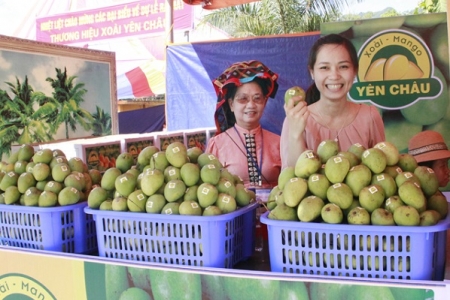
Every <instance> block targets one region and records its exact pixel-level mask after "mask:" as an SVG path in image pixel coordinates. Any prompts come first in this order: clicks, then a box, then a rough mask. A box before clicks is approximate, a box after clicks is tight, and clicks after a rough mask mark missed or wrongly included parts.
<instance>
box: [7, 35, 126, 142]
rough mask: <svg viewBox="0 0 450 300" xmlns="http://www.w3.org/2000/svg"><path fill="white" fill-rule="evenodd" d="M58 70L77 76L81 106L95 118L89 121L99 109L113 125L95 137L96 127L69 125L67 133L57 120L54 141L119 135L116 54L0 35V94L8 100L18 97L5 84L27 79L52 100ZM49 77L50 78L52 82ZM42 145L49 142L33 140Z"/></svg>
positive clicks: (74, 83) (77, 124)
mask: <svg viewBox="0 0 450 300" xmlns="http://www.w3.org/2000/svg"><path fill="white" fill-rule="evenodd" d="M57 69H59V70H60V71H61V72H64V73H65V75H67V78H69V77H74V78H73V85H77V84H81V85H82V89H84V90H85V93H84V94H83V96H81V98H80V99H81V101H80V102H79V106H78V107H79V108H81V109H83V110H85V111H87V112H89V113H90V114H91V117H92V114H94V118H92V119H90V121H91V122H92V120H95V119H96V118H95V116H98V115H99V114H98V110H97V109H100V110H101V111H100V112H105V113H106V114H109V115H110V125H108V126H107V128H108V129H110V130H100V131H99V130H97V134H96V132H95V128H94V126H91V129H89V130H88V129H86V128H84V127H83V126H82V125H81V123H76V127H75V130H72V129H71V128H70V127H69V126H67V127H68V130H66V129H65V127H66V126H65V123H64V122H63V123H62V125H61V126H62V127H64V130H62V129H61V128H59V127H58V125H57V124H58V122H56V121H55V125H54V128H58V129H57V130H58V131H57V132H56V133H55V134H54V138H53V139H52V141H56V140H67V139H76V138H85V137H92V136H95V135H97V136H98V135H100V136H102V135H109V134H118V133H119V126H118V110H117V84H116V59H115V53H114V52H109V51H99V50H92V49H87V48H78V47H70V46H64V45H57V44H50V43H43V42H37V41H32V40H26V39H19V38H14V37H9V36H2V35H0V78H2V80H1V81H0V91H6V92H7V93H8V94H9V98H11V99H14V97H15V95H14V93H13V92H12V88H11V85H8V84H7V83H6V82H9V83H10V84H13V85H16V84H17V86H19V84H20V83H25V79H27V82H28V85H29V86H30V87H31V88H32V89H33V91H34V92H42V93H43V94H44V95H46V96H49V97H52V96H53V95H54V94H53V92H54V91H55V89H54V88H53V87H52V84H51V80H52V79H53V80H56V79H58V76H57V73H58V71H57ZM47 78H50V81H49V80H47ZM61 82H62V81H61ZM35 106H36V104H35ZM33 108H34V107H33ZM35 109H37V108H35ZM55 111H57V110H55ZM107 117H108V116H107ZM97 119H98V118H97ZM106 119H108V118H106ZM47 123H49V125H48V126H50V125H51V122H47ZM90 124H93V123H90ZM92 128H94V129H92ZM67 132H69V133H70V136H67V135H68V134H67ZM98 132H100V134H98ZM61 133H62V134H61ZM101 133H104V134H101ZM40 142H41V143H42V142H49V141H42V140H41V141H36V140H35V141H33V143H40ZM17 143H18V144H22V143H23V142H22V143H21V141H20V139H18V141H17Z"/></svg>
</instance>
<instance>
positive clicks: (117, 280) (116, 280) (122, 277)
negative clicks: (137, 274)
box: [105, 264, 130, 300]
mask: <svg viewBox="0 0 450 300" xmlns="http://www.w3.org/2000/svg"><path fill="white" fill-rule="evenodd" d="M129 287H130V283H129V282H128V274H127V267H125V266H119V265H112V264H106V265H105V295H106V299H108V300H119V299H120V295H121V294H122V293H123V292H124V291H125V290H127V289H128V288H129Z"/></svg>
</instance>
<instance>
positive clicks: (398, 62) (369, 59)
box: [350, 29, 442, 109]
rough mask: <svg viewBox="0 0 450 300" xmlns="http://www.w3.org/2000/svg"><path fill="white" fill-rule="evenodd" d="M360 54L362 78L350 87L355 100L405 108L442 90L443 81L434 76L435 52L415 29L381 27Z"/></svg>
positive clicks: (358, 77)
mask: <svg viewBox="0 0 450 300" xmlns="http://www.w3.org/2000/svg"><path fill="white" fill-rule="evenodd" d="M358 56H359V70H358V74H357V79H358V81H357V82H356V83H355V84H354V85H353V87H352V89H351V90H350V98H352V100H354V101H361V102H372V103H373V104H375V105H377V106H379V107H381V108H385V109H401V108H405V107H408V106H410V105H412V104H414V103H415V102H417V101H419V100H421V99H422V100H426V99H434V98H436V97H437V96H439V95H440V93H441V92H442V82H441V81H440V79H439V78H437V77H434V76H433V71H434V65H433V59H432V55H431V52H430V50H429V49H428V47H427V45H426V43H425V42H424V41H423V40H422V39H421V38H420V37H418V36H417V35H415V34H413V33H412V32H409V31H406V30H400V29H396V30H386V31H381V32H379V33H377V34H375V35H373V36H372V37H370V38H369V39H368V40H367V41H366V42H365V44H364V45H363V46H362V47H361V49H360V51H359V55H358Z"/></svg>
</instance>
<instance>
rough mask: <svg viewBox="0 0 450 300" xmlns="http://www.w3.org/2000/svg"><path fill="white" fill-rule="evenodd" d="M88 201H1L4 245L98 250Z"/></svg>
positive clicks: (0, 230)
mask: <svg viewBox="0 0 450 300" xmlns="http://www.w3.org/2000/svg"><path fill="white" fill-rule="evenodd" d="M86 206H87V203H86V202H81V203H77V204H74V205H67V206H57V207H34V206H21V205H6V204H0V245H2V246H12V247H20V248H28V249H38V250H48V251H58V252H66V253H80V254H81V253H86V254H88V253H94V252H95V253H96V251H97V235H96V233H95V222H94V219H93V218H92V216H91V215H87V214H86V213H85V212H84V208H85V207H86Z"/></svg>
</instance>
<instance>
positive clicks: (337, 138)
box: [317, 110, 347, 142]
mask: <svg viewBox="0 0 450 300" xmlns="http://www.w3.org/2000/svg"><path fill="white" fill-rule="evenodd" d="M317 112H318V113H319V117H320V118H321V119H322V120H324V121H325V118H324V117H323V116H322V113H321V112H320V110H317ZM331 121H332V119H331V118H330V122H328V124H326V125H325V127H326V128H328V129H329V130H331V127H330V123H331ZM346 122H347V117H345V118H344V121H343V122H342V124H341V128H340V129H339V130H338V132H337V134H336V136H335V138H334V140H335V141H336V142H339V135H340V134H341V131H342V129H344V126H345V123H346Z"/></svg>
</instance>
